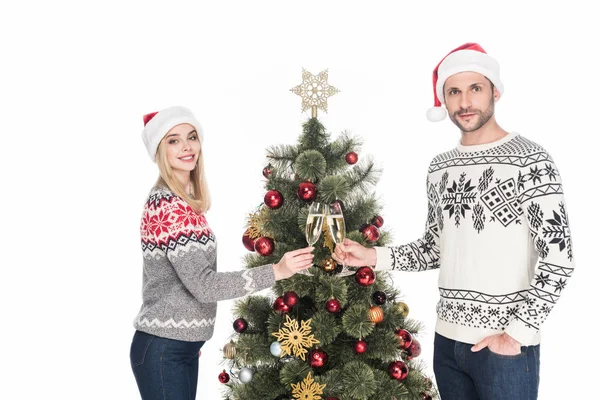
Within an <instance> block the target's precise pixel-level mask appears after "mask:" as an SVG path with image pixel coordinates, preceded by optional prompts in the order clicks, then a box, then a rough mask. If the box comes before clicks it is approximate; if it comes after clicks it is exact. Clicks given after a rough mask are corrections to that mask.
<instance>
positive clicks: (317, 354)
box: [308, 349, 327, 368]
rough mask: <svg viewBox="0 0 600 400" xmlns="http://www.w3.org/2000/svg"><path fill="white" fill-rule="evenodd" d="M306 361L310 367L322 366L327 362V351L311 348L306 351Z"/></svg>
mask: <svg viewBox="0 0 600 400" xmlns="http://www.w3.org/2000/svg"><path fill="white" fill-rule="evenodd" d="M308 363H309V364H310V366H311V368H322V367H323V366H325V364H327V353H325V352H324V351H323V350H321V349H313V350H311V351H309V352H308Z"/></svg>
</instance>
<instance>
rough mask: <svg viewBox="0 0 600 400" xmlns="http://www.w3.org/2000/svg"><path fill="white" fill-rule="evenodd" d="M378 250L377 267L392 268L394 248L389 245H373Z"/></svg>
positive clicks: (379, 268)
mask: <svg viewBox="0 0 600 400" xmlns="http://www.w3.org/2000/svg"><path fill="white" fill-rule="evenodd" d="M373 248H374V249H375V251H376V252H377V264H376V265H375V269H378V270H390V269H392V249H390V248H389V247H373Z"/></svg>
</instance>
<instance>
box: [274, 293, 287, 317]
mask: <svg viewBox="0 0 600 400" xmlns="http://www.w3.org/2000/svg"><path fill="white" fill-rule="evenodd" d="M273 310H275V311H277V312H280V313H282V314H285V313H287V312H289V311H290V307H288V305H287V304H285V301H284V300H283V296H279V297H278V298H276V299H275V301H274V302H273Z"/></svg>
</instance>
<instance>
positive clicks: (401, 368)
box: [388, 361, 408, 382]
mask: <svg viewBox="0 0 600 400" xmlns="http://www.w3.org/2000/svg"><path fill="white" fill-rule="evenodd" d="M388 375H389V376H390V377H391V378H394V379H396V380H399V381H401V382H402V381H403V380H405V379H406V377H407V376H408V367H407V366H406V364H404V362H402V361H392V362H391V363H390V364H389V365H388Z"/></svg>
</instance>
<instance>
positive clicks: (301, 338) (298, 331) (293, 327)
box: [272, 314, 319, 360]
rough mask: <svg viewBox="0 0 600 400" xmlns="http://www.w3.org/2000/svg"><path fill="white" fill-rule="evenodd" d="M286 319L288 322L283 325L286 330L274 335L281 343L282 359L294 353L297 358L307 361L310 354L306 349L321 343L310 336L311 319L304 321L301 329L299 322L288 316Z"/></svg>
mask: <svg viewBox="0 0 600 400" xmlns="http://www.w3.org/2000/svg"><path fill="white" fill-rule="evenodd" d="M285 318H286V322H285V323H284V324H283V325H284V326H285V328H281V329H280V330H279V331H278V332H273V333H272V335H273V336H275V337H276V338H277V341H279V343H281V357H283V356H285V355H288V354H289V355H291V354H292V353H293V354H294V355H295V356H296V357H299V358H301V359H302V360H305V359H306V358H305V355H306V353H308V350H306V348H308V347H311V346H312V345H313V344H318V343H319V341H318V340H317V339H315V335H311V334H310V331H311V328H310V322H311V319H309V320H308V321H302V327H301V328H300V327H299V326H298V320H296V319H291V318H290V316H289V315H287V314H286V315H285Z"/></svg>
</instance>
